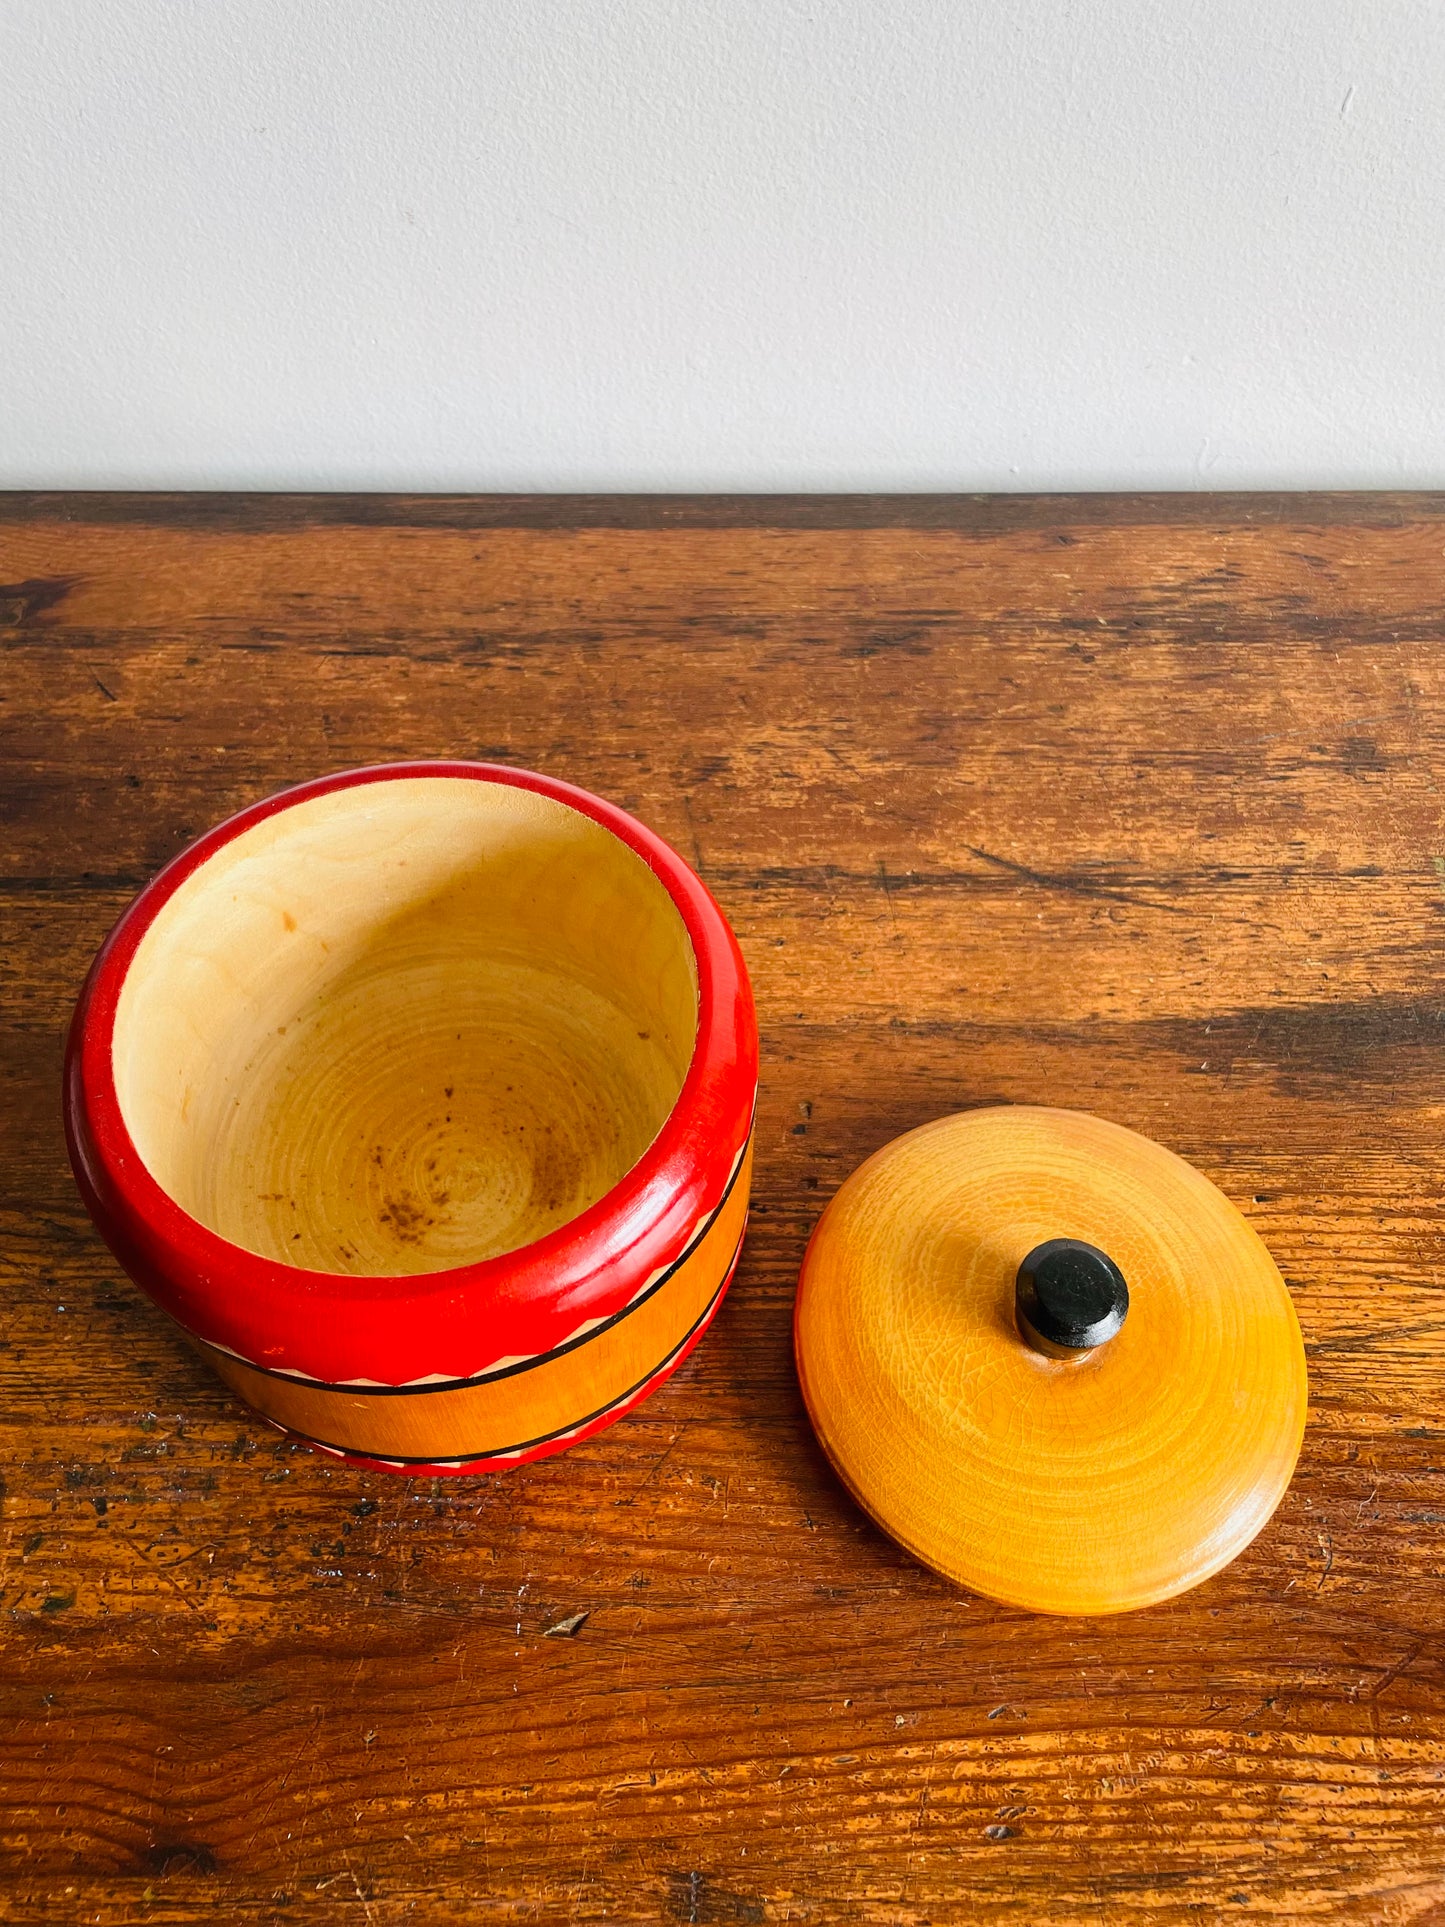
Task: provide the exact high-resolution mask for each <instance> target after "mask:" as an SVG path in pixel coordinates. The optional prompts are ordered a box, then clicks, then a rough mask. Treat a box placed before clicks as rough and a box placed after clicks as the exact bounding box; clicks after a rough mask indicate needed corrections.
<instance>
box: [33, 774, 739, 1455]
mask: <svg viewBox="0 0 1445 1927" xmlns="http://www.w3.org/2000/svg"><path fill="white" fill-rule="evenodd" d="M756 1085H757V1027H756V1020H755V1017H754V1012H753V1004H752V997H751V993H750V990H749V987H748V980H747V973H746V970H745V969H744V966H743V961H742V957H741V955H740V953H739V951H738V947H737V944H736V942H735V940H734V938H733V935H732V932H731V931H730V930H729V928H728V926H727V923H726V921H725V919H724V918H723V915H722V913H721V911H720V910H719V909H718V907H717V905H716V903H714V901H713V899H712V897H711V896H710V895H709V893H708V891H707V890H706V888H705V887H704V886H703V884H702V883H701V882H700V880H699V879H698V878H697V877H696V876H695V875H694V874H693V872H692V871H691V870H690V869H689V868H688V866H687V865H686V864H685V863H684V862H683V861H682V859H681V858H680V857H678V856H677V855H676V854H675V852H673V851H672V850H671V849H669V848H668V847H667V845H666V844H664V843H663V842H662V841H661V840H660V839H659V838H657V837H656V836H654V835H652V833H651V832H650V831H648V830H647V829H645V828H644V827H643V825H642V824H640V823H638V822H636V821H634V819H633V818H632V817H630V816H628V815H626V814H625V813H624V812H623V811H621V810H619V809H615V808H613V807H612V806H611V805H610V804H608V803H605V802H602V801H601V800H599V799H598V798H597V797H594V796H589V795H587V794H586V793H585V792H583V791H581V790H578V789H574V788H572V787H571V786H570V785H568V784H566V783H560V782H556V781H553V780H551V779H549V778H546V777H542V776H535V775H531V774H528V773H525V772H523V771H519V770H513V769H507V768H502V767H498V766H493V765H488V764H480V763H433V764H395V765H388V766H386V767H382V768H375V769H363V770H357V771H352V772H349V773H346V774H343V775H338V776H329V777H325V778H322V779H321V780H319V781H316V782H311V783H306V784H303V785H301V786H300V787H299V788H296V789H292V790H288V791H286V792H285V793H284V794H282V795H280V796H275V797H272V798H270V799H268V800H267V801H265V802H261V803H258V804H256V805H255V806H254V807H253V808H251V809H247V810H244V811H242V813H241V814H240V815H238V816H235V817H233V818H232V819H231V820H230V821H229V822H227V823H223V824H222V825H221V826H220V827H219V828H217V829H215V830H213V831H211V832H210V834H209V835H207V836H205V837H203V838H202V839H201V840H200V841H199V842H198V843H196V844H195V845H194V846H193V847H192V848H191V849H189V850H187V851H186V852H185V853H184V854H183V855H182V856H180V857H178V858H177V859H176V860H175V862H173V863H172V864H170V866H169V867H168V868H167V869H166V870H164V871H163V872H162V873H161V875H160V876H158V877H157V878H156V879H155V881H154V882H153V883H151V884H150V885H149V887H148V888H147V889H146V890H145V891H143V892H142V894H141V895H140V897H139V898H137V900H136V902H135V903H134V904H132V906H131V907H130V909H129V910H128V911H127V912H126V913H125V915H124V916H123V917H122V918H121V920H120V922H119V923H118V924H117V926H116V928H115V930H114V931H113V932H112V933H111V936H110V938H109V939H108V941H107V942H106V944H105V946H104V948H103V949H102V951H101V953H100V955H99V956H98V958H97V959H96V962H95V964H94V967H93V968H92V970H91V973H90V976H89V978H88V980H87V982H86V985H85V988H84V990H83V992H82V994H81V997H80V1001H79V1005H78V1007H77V1009H76V1013H75V1018H74V1021H73V1024H72V1027H71V1033H70V1042H69V1048H68V1054H67V1065H66V1086H65V1116H66V1127H67V1134H68V1137H69V1142H70V1147H71V1158H72V1162H73V1164H74V1167H75V1172H76V1177H77V1179H78V1182H79V1185H80V1189H81V1192H82V1194H83V1196H84V1198H85V1202H86V1204H87V1206H88V1208H89V1210H90V1212H91V1215H92V1216H93V1218H94V1219H95V1222H96V1224H97V1225H98V1226H99V1228H100V1230H101V1232H102V1234H103V1236H104V1237H105V1239H106V1241H107V1242H108V1243H109V1245H110V1247H111V1249H112V1250H113V1251H114V1253H115V1255H116V1257H117V1258H118V1259H119V1260H120V1262H121V1264H122V1265H124V1266H125V1268H126V1269H127V1270H128V1271H129V1272H130V1274H131V1276H132V1277H133V1278H134V1279H135V1280H136V1281H137V1282H138V1283H139V1284H140V1285H141V1286H142V1287H143V1288H144V1289H145V1290H146V1291H148V1292H149V1293H150V1294H151V1296H152V1297H154V1298H155V1299H156V1300H157V1302H158V1303H160V1304H161V1305H162V1306H164V1308H165V1309H166V1310H167V1311H168V1312H170V1313H171V1315H172V1316H173V1317H174V1318H176V1319H177V1320H178V1321H179V1323H180V1324H181V1325H182V1326H183V1327H184V1328H185V1329H186V1331H187V1332H188V1333H189V1334H190V1336H191V1337H192V1338H193V1339H194V1340H195V1342H196V1343H197V1344H198V1346H199V1347H200V1349H201V1351H202V1352H203V1353H204V1355H205V1356H206V1357H207V1358H208V1359H209V1360H210V1362H211V1363H212V1364H213V1365H214V1366H215V1368H216V1370H217V1371H218V1372H219V1373H220V1374H221V1376H222V1377H223V1378H224V1379H225V1380H226V1381H227V1383H228V1384H230V1385H231V1386H233V1387H234V1388H235V1389H236V1391H238V1392H239V1393H240V1394H241V1395H242V1396H243V1397H244V1398H246V1399H247V1400H249V1402H250V1403H251V1404H252V1405H254V1406H255V1407H256V1409H257V1410H258V1411H260V1412H262V1413H264V1414H265V1415H266V1416H267V1417H268V1418H269V1419H271V1420H273V1421H274V1422H275V1423H276V1424H278V1425H280V1426H283V1427H285V1428H286V1429H288V1430H289V1431H292V1432H294V1433H297V1434H299V1435H301V1436H302V1437H304V1438H306V1439H308V1440H309V1441H311V1442H312V1443H313V1444H316V1445H318V1446H320V1447H321V1448H322V1449H323V1450H326V1451H330V1452H334V1453H337V1454H339V1455H342V1456H345V1457H349V1458H354V1459H359V1460H362V1461H364V1462H366V1463H368V1464H375V1465H381V1466H385V1467H387V1468H388V1469H393V1470H407V1471H412V1470H421V1471H442V1472H455V1471H487V1470H491V1469H494V1468H496V1467H500V1466H503V1465H510V1464H516V1463H518V1462H519V1461H522V1460H526V1459H531V1458H536V1457H539V1456H541V1455H542V1454H544V1453H548V1452H553V1451H557V1450H559V1449H560V1448H562V1447H563V1446H566V1445H568V1444H570V1443H572V1442H573V1441H575V1440H577V1439H579V1438H583V1437H585V1436H587V1435H588V1434H589V1433H591V1432H594V1431H597V1430H598V1429H600V1428H601V1427H602V1426H604V1425H606V1424H608V1423H610V1422H611V1421H612V1420H613V1419H615V1418H618V1417H620V1416H621V1414H622V1413H624V1412H626V1411H627V1410H629V1409H630V1408H631V1407H632V1406H633V1405H635V1404H636V1403H637V1402H638V1401H639V1400H640V1399H642V1398H644V1397H646V1395H647V1394H648V1392H650V1391H651V1390H653V1389H654V1387H656V1386H657V1385H658V1384H660V1383H661V1382H662V1380H663V1379H664V1378H666V1377H667V1375H668V1374H669V1373H670V1372H671V1371H673V1370H674V1369H675V1368H676V1366H677V1365H678V1364H679V1363H680V1362H681V1361H682V1359H683V1358H685V1357H686V1355H687V1353H688V1351H689V1350H690V1349H691V1347H692V1346H693V1345H694V1344H695V1343H696V1342H697V1340H698V1338H699V1336H700V1335H701V1333H702V1332H703V1331H704V1329H705V1328H706V1326H707V1324H708V1322H709V1320H710V1319H711V1318H712V1316H713V1314H714V1313H715V1312H716V1310H717V1307H718V1304H719V1302H720V1300H721V1298H722V1295H723V1293H724V1291H725V1290H726V1289H727V1285H728V1282H729V1280H730V1279H731V1277H732V1274H733V1269H734V1267H735V1265H736V1263H737V1258H738V1253H739V1250H740V1248H741V1244H742V1238H743V1230H744V1225H745V1221H746V1216H747V1198H748V1183H749V1175H750V1166H751V1158H750V1145H751V1127H752V1114H753V1104H754V1096H755V1091H756Z"/></svg>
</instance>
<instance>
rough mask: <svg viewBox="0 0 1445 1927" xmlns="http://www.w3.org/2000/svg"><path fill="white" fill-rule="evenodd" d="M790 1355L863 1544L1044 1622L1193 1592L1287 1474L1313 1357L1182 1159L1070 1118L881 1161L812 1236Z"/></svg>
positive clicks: (908, 1144) (898, 1149) (1277, 1283)
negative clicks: (891, 1541) (866, 1530)
mask: <svg viewBox="0 0 1445 1927" xmlns="http://www.w3.org/2000/svg"><path fill="white" fill-rule="evenodd" d="M1060 1240H1062V1241H1065V1243H1064V1244H1063V1246H1062V1247H1060V1246H1058V1245H1057V1244H1056V1242H1055V1241H1060ZM1048 1247H1053V1249H1052V1250H1051V1249H1048ZM1041 1248H1043V1249H1041ZM1120 1287H1122V1288H1123V1289H1122V1291H1121V1290H1120ZM796 1342H797V1354H798V1370H799V1375H800V1377H801V1379H802V1385H803V1395H804V1397H805V1399H806V1400H807V1405H808V1411H809V1414H810V1416H811V1417H812V1421H813V1424H814V1426H815V1427H816V1429H817V1432H818V1436H819V1438H820V1439H821V1440H822V1443H823V1446H824V1449H825V1450H826V1451H827V1453H828V1456H829V1457H830V1458H831V1460H832V1461H833V1464H834V1466H835V1467H836V1468H837V1470H838V1472H839V1474H840V1475H841V1477H842V1478H843V1480H844V1482H845V1484H846V1485H847V1486H848V1487H849V1489H850V1490H851V1491H852V1492H853V1494H854V1496H855V1497H856V1498H857V1499H858V1500H859V1502H860V1503H861V1504H862V1505H863V1506H864V1507H865V1508H866V1509H867V1511H868V1512H870V1513H871V1514H872V1516H873V1517H874V1519H876V1520H877V1521H878V1523H879V1524H880V1525H881V1526H882V1527H883V1528H884V1529H885V1530H886V1531H887V1532H890V1533H891V1534H892V1535H893V1537H894V1538H896V1539H897V1540H899V1541H900V1542H901V1543H902V1544H903V1545H904V1546H906V1547H907V1548H908V1550H909V1551H910V1552H912V1553H914V1554H915V1555H916V1556H917V1557H918V1558H919V1559H921V1560H923V1561H924V1563H925V1564H927V1565H929V1566H932V1567H934V1568H935V1569H936V1570H937V1571H939V1572H941V1573H943V1574H945V1575H946V1576H947V1577H948V1578H950V1579H954V1580H957V1581H959V1582H960V1583H961V1584H963V1585H966V1586H970V1587H972V1588H973V1589H974V1590H975V1591H977V1592H980V1593H983V1594H985V1595H986V1596H987V1597H989V1598H991V1599H997V1600H1000V1601H1003V1602H1004V1603H1006V1604H1009V1605H1016V1606H1024V1607H1029V1608H1032V1609H1034V1610H1035V1611H1039V1612H1054V1613H1108V1612H1122V1611H1125V1610H1127V1609H1128V1608H1131V1607H1135V1606H1147V1605H1151V1604H1154V1603H1155V1602H1157V1601H1158V1600H1161V1599H1169V1598H1172V1597H1173V1595H1174V1594H1176V1593H1180V1592H1184V1591H1186V1590H1187V1589H1188V1588H1189V1587H1190V1586H1195V1585H1198V1584H1199V1582H1200V1581H1201V1580H1202V1579H1207V1578H1208V1577H1209V1575H1210V1574H1211V1573H1214V1572H1217V1571H1218V1570H1219V1569H1220V1567H1221V1566H1224V1565H1227V1564H1228V1562H1229V1561H1230V1560H1231V1559H1233V1558H1234V1556H1235V1555H1236V1554H1237V1553H1238V1552H1240V1551H1241V1550H1242V1549H1243V1548H1244V1547H1245V1546H1246V1545H1248V1544H1249V1542H1250V1540H1251V1539H1253V1537H1254V1536H1255V1534H1256V1533H1257V1532H1258V1531H1259V1530H1260V1528H1261V1527H1262V1526H1263V1525H1264V1523H1265V1521H1266V1520H1267V1519H1268V1518H1269V1516H1270V1514H1271V1513H1272V1512H1273V1511H1274V1509H1275V1507H1276V1506H1277V1505H1278V1503H1279V1501H1280V1499H1281V1498H1282V1497H1283V1494H1284V1490H1285V1487H1286V1486H1287V1485H1288V1484H1289V1480H1290V1476H1291V1474H1292V1473H1293V1471H1294V1466H1295V1461H1296V1459H1297V1458H1298V1456H1299V1449H1300V1441H1301V1437H1302V1435H1303V1431H1304V1420H1305V1401H1306V1383H1305V1361H1304V1347H1303V1344H1302V1343H1301V1340H1300V1333H1299V1325H1298V1323H1297V1321H1296V1319H1295V1314H1294V1307H1293V1306H1292V1305H1291V1303H1290V1299H1289V1294H1288V1292H1287V1291H1286V1290H1285V1287H1284V1283H1283V1280H1282V1279H1281V1278H1280V1275H1279V1272H1278V1270H1277V1269H1276V1268H1275V1265H1274V1261H1273V1260H1272V1259H1271V1257H1270V1255H1269V1253H1268V1252H1267V1251H1266V1250H1265V1248H1264V1246H1263V1245H1262V1244H1261V1243H1260V1241H1259V1239H1258V1237H1257V1236H1256V1235H1255V1233H1254V1232H1253V1231H1252V1230H1251V1229H1250V1227H1249V1225H1248V1224H1246V1222H1245V1220H1244V1219H1243V1217H1241V1215H1240V1213H1239V1212H1238V1211H1237V1210H1236V1209H1235V1208H1234V1206H1233V1205H1232V1204H1231V1203H1230V1202H1229V1200H1228V1199H1227V1198H1226V1197H1225V1196H1224V1195H1223V1193H1222V1192H1220V1191H1218V1190H1216V1189H1215V1187H1214V1186H1213V1185H1212V1184H1211V1183H1210V1182H1209V1181H1208V1179H1207V1178H1204V1177H1202V1176H1201V1175H1200V1174H1199V1172H1197V1171H1196V1170H1194V1169H1193V1167H1192V1166H1190V1165H1188V1164H1186V1163H1185V1162H1184V1160H1183V1159H1182V1158H1178V1157H1176V1156H1175V1155H1174V1154H1173V1152H1171V1151H1166V1150H1165V1149H1164V1148H1163V1147H1162V1145H1158V1144H1154V1143H1152V1142H1151V1141H1150V1140H1149V1139H1148V1138H1143V1137H1139V1136H1138V1135H1137V1134H1136V1133H1135V1132H1133V1131H1127V1130H1124V1129H1123V1128H1122V1127H1121V1126H1119V1125H1117V1124H1108V1123H1105V1122H1104V1120H1103V1119H1102V1118H1096V1117H1090V1116H1088V1115H1087V1114H1085V1113H1084V1112H1081V1111H1055V1110H1042V1109H1034V1108H1027V1107H1017V1108H1014V1107H1009V1108H1004V1109H997V1110H982V1111H969V1112H966V1113H964V1114H963V1115H961V1116H958V1117H946V1118H941V1119H939V1120H938V1122H937V1123H934V1124H926V1125H924V1126H923V1127H922V1128H921V1129H920V1130H917V1131H910V1132H909V1133H908V1134H907V1135H906V1136H904V1137H900V1138H897V1139H895V1140H894V1142H893V1143H891V1144H888V1145H885V1146H884V1148H883V1149H882V1150H881V1151H879V1152H878V1153H877V1154H876V1155H875V1156H873V1157H872V1158H870V1159H869V1160H868V1162H867V1163H866V1164H864V1165H863V1166H862V1167H861V1168H860V1169H859V1170H857V1171H855V1172H854V1173H853V1175H852V1177H850V1178H849V1179H848V1181H847V1182H846V1183H845V1184H844V1185H843V1187H842V1189H841V1190H840V1191H839V1192H838V1194H837V1196H836V1197H835V1198H834V1199H833V1201H832V1202H831V1204H830V1205H829V1206H828V1208H827V1210H826V1211H825V1212H824V1214H823V1217H822V1219H821V1220H820V1222H819V1224H818V1227H817V1229H816V1231H815V1232H814V1234H813V1239H812V1242H811V1244H810V1245H809V1247H808V1252H807V1256H806V1258H805V1259H804V1261H803V1272H802V1278H801V1280H800V1283H799V1289H798V1305H797V1324H796Z"/></svg>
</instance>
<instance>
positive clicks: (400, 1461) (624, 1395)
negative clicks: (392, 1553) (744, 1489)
mask: <svg viewBox="0 0 1445 1927" xmlns="http://www.w3.org/2000/svg"><path fill="white" fill-rule="evenodd" d="M747 1231H748V1228H747V1225H746V1224H744V1226H743V1228H742V1231H741V1232H740V1233H739V1234H738V1241H737V1243H736V1245H734V1247H733V1255H732V1258H731V1260H730V1261H729V1263H728V1268H727V1270H726V1271H725V1272H724V1273H723V1280H722V1283H721V1284H720V1285H719V1286H718V1288H717V1290H716V1291H715V1292H714V1293H713V1295H712V1297H711V1298H709V1299H708V1301H707V1303H706V1305H704V1306H703V1308H702V1310H701V1312H700V1313H699V1314H698V1316H697V1317H696V1318H695V1319H694V1321H693V1322H692V1324H691V1325H689V1326H688V1328H687V1330H686V1331H685V1332H684V1333H683V1335H682V1337H681V1338H679V1339H678V1341H677V1343H676V1344H675V1345H674V1346H673V1348H672V1350H671V1351H670V1352H668V1354H667V1355H666V1357H665V1358H662V1359H660V1360H659V1361H658V1363H657V1364H656V1365H654V1366H653V1367H652V1369H651V1370H650V1371H648V1372H645V1373H644V1374H643V1376H642V1377H641V1378H639V1379H638V1381H637V1383H636V1384H635V1385H629V1386H628V1388H627V1390H626V1391H625V1392H619V1393H618V1395H617V1397H616V1398H613V1399H609V1400H608V1401H607V1403H606V1404H605V1405H599V1406H598V1408H597V1410H596V1411H595V1412H589V1413H588V1414H587V1416H586V1418H577V1419H573V1420H571V1422H570V1423H569V1424H567V1425H559V1426H558V1427H557V1429H556V1430H555V1431H553V1432H543V1433H542V1434H541V1436H540V1437H538V1438H535V1439H524V1440H523V1442H522V1443H521V1444H520V1445H489V1446H488V1447H487V1448H486V1450H485V1451H481V1452H473V1451H470V1450H468V1451H465V1452H450V1453H448V1454H447V1456H446V1457H445V1458H442V1457H440V1456H439V1455H438V1454H437V1453H435V1452H429V1453H427V1454H426V1456H425V1457H423V1458H399V1457H398V1456H397V1454H396V1453H395V1452H381V1451H375V1450H372V1449H371V1448H369V1447H367V1446H364V1445H337V1444H336V1443H335V1441H334V1440H332V1439H318V1438H317V1437H316V1436H315V1434H314V1433H311V1432H298V1431H296V1430H295V1428H294V1427H293V1426H287V1427H286V1428H285V1429H286V1430H287V1431H289V1432H290V1433H291V1434H292V1436H293V1438H298V1439H304V1440H306V1441H307V1442H308V1443H309V1444H311V1445H320V1446H324V1447H325V1448H326V1450H327V1451H329V1452H344V1453H345V1454H346V1456H347V1457H348V1458H352V1459H371V1460H373V1461H375V1462H376V1463H377V1464H380V1465H470V1464H471V1463H472V1462H473V1461H474V1460H477V1459H498V1458H509V1457H510V1456H511V1455H512V1454H513V1453H515V1452H530V1451H531V1450H532V1447H533V1446H534V1445H548V1444H550V1443H551V1441H552V1440H553V1439H560V1438H565V1437H566V1435H567V1434H568V1433H569V1432H580V1431H581V1430H582V1427H583V1426H584V1425H591V1424H592V1422H593V1420H594V1419H599V1418H603V1417H605V1416H606V1414H607V1413H608V1412H612V1411H615V1410H616V1409H617V1407H618V1406H619V1405H625V1404H626V1403H627V1401H628V1399H630V1398H632V1397H633V1396H634V1395H635V1394H636V1393H638V1392H640V1391H641V1390H642V1388H643V1386H644V1385H648V1384H650V1383H651V1382H652V1380H653V1379H654V1378H656V1377H657V1375H658V1373H659V1372H665V1371H666V1370H667V1368H668V1366H669V1365H670V1364H671V1363H672V1361H673V1360H674V1359H675V1358H676V1357H677V1355H678V1353H679V1352H680V1351H683V1350H685V1349H686V1347H687V1344H688V1342H689V1340H690V1339H693V1338H695V1337H696V1336H697V1334H698V1332H699V1331H701V1330H702V1328H703V1326H704V1325H705V1324H706V1323H707V1321H708V1319H709V1318H711V1317H712V1315H713V1313H714V1312H715V1311H716V1310H717V1306H718V1301H719V1299H720V1298H721V1297H722V1295H723V1293H724V1292H725V1291H726V1290H727V1288H728V1286H729V1285H730V1284H731V1283H732V1277H733V1273H734V1272H735V1271H736V1270H737V1268H738V1259H739V1258H740V1257H741V1256H742V1250H743V1239H744V1238H745V1237H746V1236H747ZM477 1382H478V1381H477V1380H475V1379H465V1380H463V1383H464V1384H476V1383H477ZM341 1389H342V1390H343V1391H344V1390H345V1389H346V1388H345V1387H344V1386H343V1387H342V1388H341ZM428 1389H430V1388H428ZM272 1423H273V1424H274V1423H275V1421H274V1420H273V1421H272Z"/></svg>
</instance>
